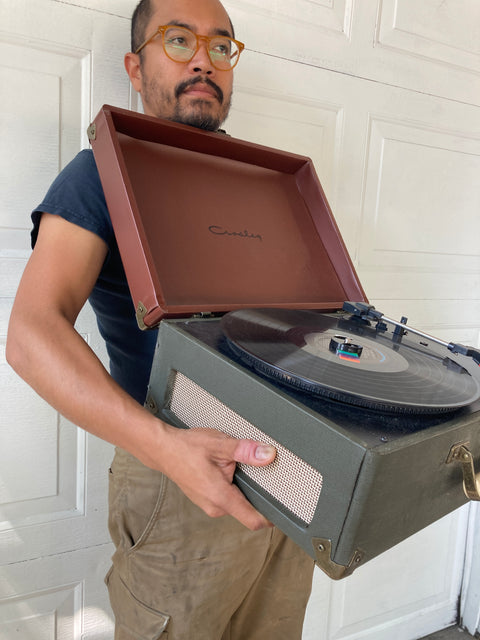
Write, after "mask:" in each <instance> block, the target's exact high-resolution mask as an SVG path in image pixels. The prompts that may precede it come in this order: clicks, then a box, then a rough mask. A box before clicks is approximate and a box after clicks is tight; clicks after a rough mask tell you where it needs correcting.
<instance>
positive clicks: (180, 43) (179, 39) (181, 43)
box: [167, 36, 186, 47]
mask: <svg viewBox="0 0 480 640" xmlns="http://www.w3.org/2000/svg"><path fill="white" fill-rule="evenodd" d="M167 44H171V45H173V46H177V47H185V46H186V42H185V38H184V37H183V36H175V38H170V39H169V40H168V42H167Z"/></svg>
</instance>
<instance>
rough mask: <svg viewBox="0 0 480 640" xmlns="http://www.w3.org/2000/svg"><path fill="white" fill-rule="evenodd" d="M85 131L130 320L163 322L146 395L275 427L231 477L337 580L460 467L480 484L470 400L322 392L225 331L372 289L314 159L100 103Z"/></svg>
mask: <svg viewBox="0 0 480 640" xmlns="http://www.w3.org/2000/svg"><path fill="white" fill-rule="evenodd" d="M89 137H90V140H91V144H92V148H93V151H94V154H95V159H96V162H97V166H98V169H99V173H100V178H101V181H102V184H103V187H104V191H105V196H106V200H107V204H108V207H109V210H110V213H111V217H112V222H113V225H114V229H115V234H116V236H117V241H118V245H119V249H120V252H121V255H122V260H123V262H124V266H125V271H126V274H127V279H128V281H129V286H130V290H131V294H132V299H133V303H134V305H135V308H136V312H137V319H138V322H139V325H140V327H141V328H143V329H148V328H152V327H156V326H158V325H159V334H158V341H157V348H156V353H155V358H154V363H153V367H152V372H151V378H150V384H149V392H148V399H147V406H148V407H149V408H150V410H151V411H152V412H154V413H156V414H157V415H158V416H159V417H161V418H162V419H165V420H166V421H168V422H169V423H171V424H174V425H176V426H178V427H182V428H198V427H214V428H217V429H219V430H222V431H225V432H227V433H229V434H232V435H234V436H236V437H247V438H254V439H258V440H260V441H265V442H270V443H273V444H275V446H276V447H277V458H276V460H275V462H274V463H273V464H272V465H269V466H268V467H264V468H252V467H247V466H245V465H239V466H238V469H237V472H236V474H235V479H236V482H237V483H238V485H239V487H240V488H241V489H242V491H243V492H244V493H245V495H246V496H247V498H248V499H249V500H250V501H251V502H252V503H253V504H254V506H255V507H256V508H257V509H258V510H259V511H261V512H262V513H263V514H264V515H265V516H266V517H267V518H269V519H270V520H271V521H272V522H273V523H274V524H276V525H277V526H278V527H279V528H281V529H282V530H283V531H284V532H285V533H286V534H287V535H289V536H290V537H291V538H292V539H293V540H295V541H296V542H297V543H298V544H299V545H300V546H301V547H303V548H304V549H305V551H306V552H307V553H309V554H310V555H311V556H312V557H313V558H314V559H315V561H316V562H317V564H318V566H320V567H321V568H322V569H323V570H324V571H325V572H326V573H327V574H328V575H329V576H330V577H332V578H334V579H338V578H342V577H344V576H346V575H349V574H350V573H351V572H352V571H353V570H354V569H355V568H356V567H357V566H359V565H361V564H362V563H364V562H366V561H367V560H369V559H371V558H373V557H375V556H376V555H378V554H379V553H381V552H383V551H385V550H386V549H388V548H390V547H392V546H394V545H395V544H397V543H398V542H400V541H401V540H403V539H405V538H406V537H408V536H410V535H411V534H413V533H415V532H416V531H419V530H420V529H422V528H423V527H425V526H426V525H428V524H430V523H432V522H433V521H435V520H436V519H438V518H440V517H442V516H443V515H445V514H447V513H448V512H450V511H452V510H453V509H455V508H457V507H459V506H461V505H462V504H464V503H465V502H466V501H467V500H468V497H467V495H466V492H465V491H464V488H463V487H462V484H464V485H466V487H467V489H468V495H469V497H474V498H475V499H477V497H478V491H477V489H476V478H475V473H474V470H473V460H472V454H471V451H478V450H479V449H480V434H479V430H478V425H479V416H480V414H479V413H478V409H479V408H480V405H479V404H478V403H477V402H476V401H475V402H473V403H472V404H468V405H467V406H463V407H458V408H455V410H451V411H446V412H442V411H439V412H426V413H423V414H420V415H417V414H416V413H415V411H413V410H412V411H407V412H406V413H398V412H395V411H393V412H390V411H379V410H370V409H366V408H362V407H359V406H355V405H351V404H349V403H346V404H345V403H340V402H335V401H333V402H332V401H331V400H326V399H324V398H322V397H318V396H316V395H315V394H307V393H305V392H303V391H301V390H298V389H295V388H288V387H287V386H285V385H283V384H281V385H280V384H277V383H276V381H275V380H274V379H270V378H269V377H266V376H265V375H262V373H261V372H260V373H259V372H255V371H253V370H252V369H251V368H250V367H248V366H246V365H245V363H244V362H243V361H242V360H241V358H239V357H238V355H237V354H235V353H234V352H233V351H232V350H231V349H230V348H229V346H228V344H227V343H226V340H225V336H224V332H223V331H222V320H221V316H222V315H223V314H225V313H226V312H231V311H232V310H243V309H253V310H255V309H265V308H268V309H273V310H275V309H289V310H292V309H293V310H305V314H306V317H308V315H309V314H310V313H312V312H313V313H319V312H320V311H322V312H325V313H327V314H328V315H327V317H329V318H333V320H334V322H337V321H338V320H339V321H342V319H345V318H346V316H345V314H343V313H342V312H341V309H342V306H343V302H344V301H345V300H355V301H363V302H367V299H366V296H365V293H364V292H363V289H362V287H361V284H360V282H359V280H358V277H357V274H356V273H355V269H354V267H353V265H352V262H351V260H350V258H349V256H348V253H347V251H346V249H345V246H344V244H343V242H342V239H341V237H340V234H339V231H338V229H337V226H336V224H335V221H334V218H333V215H332V213H331V211H330V208H329V205H328V203H327V200H326V198H325V195H324V193H323V190H322V187H321V185H320V182H319V180H318V178H317V176H316V174H315V170H314V168H313V165H312V162H311V160H310V159H308V158H305V157H303V156H299V155H295V154H291V153H287V152H283V151H278V150H275V149H270V148H267V147H263V146H260V145H255V144H252V143H248V142H244V141H241V140H237V139H234V138H231V137H229V136H226V135H222V134H219V133H209V132H203V131H200V130H198V129H194V128H191V127H187V126H183V125H180V124H176V123H172V122H166V121H162V120H158V119H155V118H150V117H147V116H143V115H138V114H134V113H132V112H129V111H125V110H121V109H116V108H113V107H108V106H105V107H103V109H102V110H101V111H100V112H99V114H98V116H97V117H96V119H95V121H94V122H93V123H92V125H91V126H90V127H89ZM253 313H254V314H255V312H253ZM260 313H262V312H260ZM302 313H303V312H302ZM267 317H268V313H267ZM346 320H347V321H348V317H347V318H346ZM417 342H419V341H417ZM422 348H423V349H424V350H425V346H423V347H422ZM428 348H430V349H432V350H433V351H434V352H435V353H438V350H436V349H435V348H434V347H433V346H429V347H428ZM465 366H466V367H467V368H469V366H468V363H467V364H466V365H465ZM467 375H470V374H467ZM476 397H478V394H476ZM473 399H474V400H475V398H473ZM454 462H457V463H458V464H453V463H454ZM462 481H463V482H462Z"/></svg>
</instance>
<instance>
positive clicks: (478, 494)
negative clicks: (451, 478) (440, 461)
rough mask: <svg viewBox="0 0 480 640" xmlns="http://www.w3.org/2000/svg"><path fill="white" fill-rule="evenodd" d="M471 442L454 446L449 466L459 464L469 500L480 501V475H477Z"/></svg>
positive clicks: (450, 454)
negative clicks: (453, 463) (454, 463)
mask: <svg viewBox="0 0 480 640" xmlns="http://www.w3.org/2000/svg"><path fill="white" fill-rule="evenodd" d="M469 446H470V443H469V442H460V443H458V444H454V445H453V447H452V448H451V449H450V453H449V454H448V457H447V460H446V462H447V464H450V463H451V462H459V463H460V464H461V465H462V471H463V490H464V492H465V495H466V496H467V498H468V499H469V500H480V473H478V474H476V473H475V466H474V463H473V456H472V453H471V451H470V449H469V448H468V447H469Z"/></svg>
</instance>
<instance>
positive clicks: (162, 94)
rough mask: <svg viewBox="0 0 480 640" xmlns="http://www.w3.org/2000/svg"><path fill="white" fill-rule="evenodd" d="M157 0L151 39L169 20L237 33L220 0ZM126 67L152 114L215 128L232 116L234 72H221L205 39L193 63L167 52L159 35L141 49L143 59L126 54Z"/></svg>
mask: <svg viewBox="0 0 480 640" xmlns="http://www.w3.org/2000/svg"><path fill="white" fill-rule="evenodd" d="M153 2H154V7H155V10H154V13H153V15H152V17H151V19H150V22H149V24H148V26H147V29H146V31H145V37H146V38H147V37H149V36H150V35H151V34H152V33H153V32H154V31H155V29H156V28H157V27H159V26H160V25H165V24H178V25H182V26H184V27H188V28H189V29H191V31H193V32H195V33H197V34H198V35H205V36H213V35H219V34H223V35H227V34H228V35H230V36H231V37H233V34H232V31H231V26H230V21H229V18H228V14H227V13H226V11H225V9H224V8H223V6H222V5H221V4H220V2H219V1H218V0H153ZM125 66H126V68H127V72H128V74H129V76H130V79H131V81H132V84H133V87H134V88H135V89H136V90H137V91H139V92H140V94H141V96H142V102H143V107H144V111H145V113H146V114H147V115H152V116H156V117H159V118H166V119H168V120H173V121H175V122H181V123H184V124H190V125H193V126H196V127H200V128H203V129H208V130H212V131H214V130H216V129H218V127H219V126H220V125H221V123H222V122H223V121H224V120H225V118H226V117H227V115H228V111H229V108H230V102H231V96H232V83H233V71H232V70H229V71H220V70H218V69H216V68H215V67H214V66H213V65H212V63H211V62H210V59H209V57H208V54H207V51H206V48H205V44H204V41H201V45H200V48H199V50H198V51H197V52H196V54H195V55H194V57H193V58H192V60H190V62H187V63H179V62H175V61H173V60H170V58H168V57H167V55H166V54H165V51H164V50H163V46H162V41H161V36H158V37H157V38H154V39H153V40H152V41H151V42H150V43H149V44H147V45H146V46H145V48H144V49H143V50H142V59H140V55H135V54H132V53H129V54H127V56H126V57H125Z"/></svg>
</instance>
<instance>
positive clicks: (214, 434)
mask: <svg viewBox="0 0 480 640" xmlns="http://www.w3.org/2000/svg"><path fill="white" fill-rule="evenodd" d="M166 426H167V433H168V440H169V445H168V447H167V449H168V452H169V455H168V456H162V458H163V460H162V471H163V472H164V473H165V474H166V475H167V476H168V477H169V478H170V479H171V480H173V481H174V482H175V483H176V484H177V485H178V486H179V487H180V489H181V490H182V491H183V492H184V493H185V495H186V496H187V497H188V498H190V500H191V501H192V502H194V503H195V504H196V505H197V506H199V507H200V508H201V509H203V511H205V513H206V514H207V515H209V516H210V517H212V518H218V517H220V516H224V515H231V516H233V517H234V518H236V519H237V520H238V521H239V522H241V523H242V524H244V525H245V526H246V527H248V528H249V529H251V530H252V531H255V530H257V529H262V528H263V527H268V526H271V524H270V523H269V522H268V520H266V518H264V517H263V516H262V515H261V514H260V513H258V511H256V509H255V508H254V507H253V506H252V505H251V504H250V503H249V502H248V500H247V499H246V498H245V496H244V495H243V494H242V492H241V491H240V489H239V488H238V487H237V486H236V485H234V484H232V481H233V474H234V472H235V467H236V463H237V462H242V463H244V464H248V465H253V466H256V467H263V466H266V465H268V464H270V463H271V462H273V460H274V459H275V456H276V450H275V448H274V447H272V446H270V445H265V444H262V443H260V442H255V441H253V440H237V439H235V438H231V437H230V436H227V435H225V434H224V433H221V432H219V431H217V430H215V429H176V428H175V427H170V426H168V425H166ZM165 452H166V451H165V450H164V453H165Z"/></svg>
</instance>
